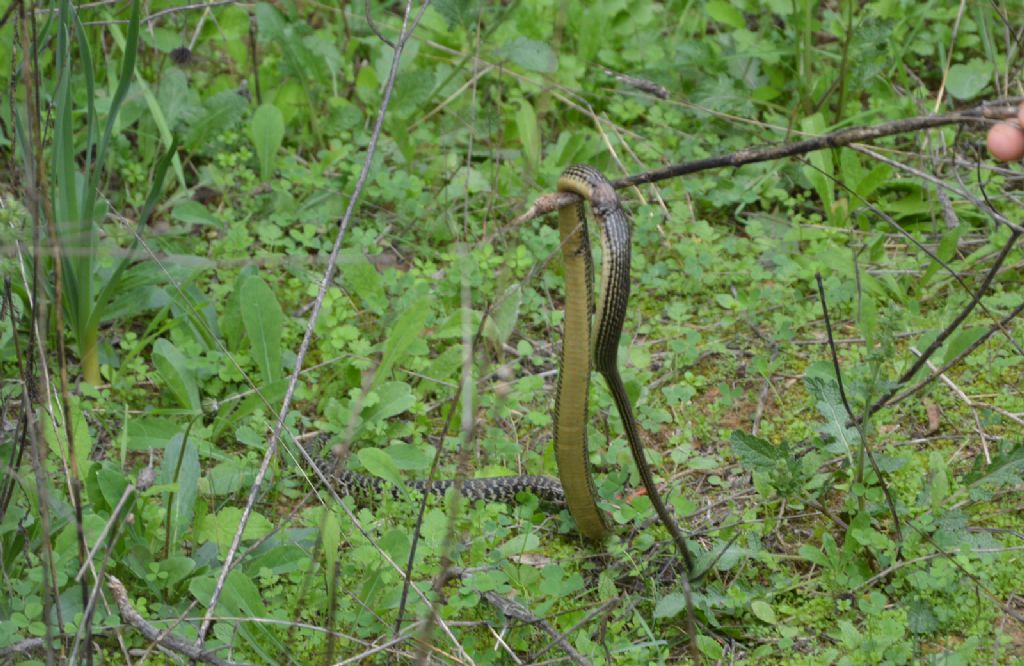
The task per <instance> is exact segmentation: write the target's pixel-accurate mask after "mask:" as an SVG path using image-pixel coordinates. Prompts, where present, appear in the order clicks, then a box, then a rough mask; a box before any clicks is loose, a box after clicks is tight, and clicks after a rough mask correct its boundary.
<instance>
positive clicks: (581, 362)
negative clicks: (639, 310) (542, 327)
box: [316, 165, 692, 570]
mask: <svg viewBox="0 0 1024 666" xmlns="http://www.w3.org/2000/svg"><path fill="white" fill-rule="evenodd" d="M558 191H559V192H570V193H572V194H576V195H578V196H579V199H577V200H576V201H575V202H574V203H572V204H571V205H569V206H564V207H562V208H560V209H559V211H558V229H559V237H560V241H561V250H562V260H563V263H564V273H565V315H564V318H563V329H562V349H561V355H560V359H559V371H558V384H557V389H556V394H555V408H554V445H555V460H556V463H557V466H558V476H559V478H558V479H554V478H551V477H547V476H502V477H490V478H479V479H468V480H465V481H463V482H462V484H461V492H462V494H463V496H465V497H468V498H470V499H483V500H489V501H502V502H507V501H512V500H513V499H514V498H515V497H516V495H517V494H518V493H520V492H523V491H529V492H531V493H533V494H534V495H535V496H537V498H538V499H540V500H542V501H544V502H546V503H548V504H552V505H555V506H565V507H567V508H568V509H569V513H570V514H571V515H572V517H573V519H574V520H575V522H576V527H577V529H578V531H579V532H580V534H581V535H582V536H583V537H585V538H586V539H589V540H593V541H601V540H604V539H605V538H606V537H607V535H608V533H609V531H610V526H609V521H608V518H607V515H606V514H605V512H604V511H603V510H602V509H601V508H600V507H599V506H598V497H599V496H598V492H597V490H596V488H595V484H594V478H593V476H592V475H591V472H590V450H589V446H588V441H587V422H588V414H587V412H588V407H587V405H588V402H589V400H588V398H589V393H590V375H591V369H594V370H596V371H597V372H598V373H599V374H600V375H601V376H602V377H603V378H604V380H605V383H606V384H607V386H608V390H609V392H610V393H611V395H612V399H613V401H614V402H615V406H616V409H617V411H618V413H619V417H620V419H621V420H622V423H623V429H624V430H625V433H626V439H627V441H628V442H629V447H630V452H631V453H632V455H633V460H634V462H635V464H636V466H637V469H638V471H639V473H640V479H641V481H642V482H643V484H644V486H645V488H646V491H647V495H648V497H649V498H650V500H651V503H652V505H653V506H654V508H655V511H656V512H657V513H658V516H659V518H661V520H662V522H663V523H664V524H665V525H666V527H668V529H669V531H670V532H671V533H672V536H673V538H674V539H675V540H676V542H677V544H678V545H679V547H680V549H681V551H682V552H683V554H684V558H685V559H686V562H687V568H688V569H691V570H692V562H691V560H690V557H689V553H688V550H687V549H686V547H685V543H684V541H683V536H682V534H681V533H680V532H679V528H678V526H677V525H676V523H675V521H674V520H672V518H671V516H670V514H669V513H668V510H667V508H666V507H665V505H664V502H663V501H662V499H661V496H660V494H659V493H658V490H657V487H656V486H655V483H654V476H653V474H652V473H651V469H650V467H649V466H648V464H647V461H646V459H645V456H644V447H643V442H642V441H641V438H640V432H639V429H638V427H637V423H636V419H635V417H634V415H633V407H632V402H631V400H630V399H629V396H628V395H627V393H626V389H625V386H624V385H623V382H622V377H621V375H620V374H619V366H618V348H619V338H620V337H621V335H622V327H623V324H624V322H625V318H626V312H627V309H628V305H629V292H630V256H631V231H630V224H629V218H628V217H627V215H626V212H625V211H624V210H623V208H622V205H621V204H620V203H619V198H618V195H617V194H616V193H615V188H614V187H613V186H612V184H611V183H610V182H609V181H608V179H607V178H605V176H604V175H603V174H602V173H601V172H600V171H598V170H597V169H594V168H593V167H590V166H587V165H574V166H570V167H568V168H567V169H565V170H564V171H563V172H562V174H561V176H560V177H559V178H558ZM584 200H586V201H589V202H590V207H591V210H592V212H593V216H594V219H595V220H596V221H597V223H598V227H599V232H600V233H599V235H600V239H601V255H602V262H601V282H600V292H599V293H600V297H599V300H598V302H597V303H596V311H595V303H594V293H593V284H594V259H593V254H592V252H591V249H590V233H589V230H588V224H587V216H586V211H585V209H584V206H583V201H584ZM592 312H593V313H594V316H593V322H594V324H595V325H594V326H592V323H591V313H592ZM595 329H596V332H595ZM316 464H317V466H318V467H320V469H321V471H322V472H323V473H324V474H325V476H326V478H327V479H328V480H329V481H330V482H331V483H332V486H333V487H334V489H335V490H336V491H337V492H338V494H339V495H341V494H348V495H353V496H355V497H356V498H365V497H370V496H374V495H379V494H381V493H385V492H388V491H389V489H388V485H389V484H387V483H386V482H385V481H383V480H382V479H378V478H377V477H369V476H366V475H363V474H359V473H357V472H352V471H348V470H338V469H332V466H331V465H330V464H329V463H328V462H327V461H325V460H324V459H319V460H318V461H317V462H316ZM454 483H455V482H454V481H451V480H437V481H430V482H427V481H410V482H406V485H407V487H408V488H411V489H414V490H418V491H420V492H426V493H431V494H435V495H443V494H444V493H445V492H446V491H447V490H448V488H450V487H451V486H452V485H453V484H454ZM390 493H391V494H392V496H394V497H398V496H400V494H401V492H400V489H398V488H394V487H391V488H390Z"/></svg>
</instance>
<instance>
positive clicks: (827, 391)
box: [805, 377, 860, 462]
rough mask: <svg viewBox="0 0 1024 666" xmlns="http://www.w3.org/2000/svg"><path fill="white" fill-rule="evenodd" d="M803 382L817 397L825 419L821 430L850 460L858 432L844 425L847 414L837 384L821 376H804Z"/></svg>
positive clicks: (817, 403) (819, 409) (847, 417)
mask: <svg viewBox="0 0 1024 666" xmlns="http://www.w3.org/2000/svg"><path fill="white" fill-rule="evenodd" d="M805 382H806V384H807V390H808V392H809V393H810V394H811V395H812V396H814V397H815V398H816V399H817V402H816V406H817V407H818V411H819V412H820V413H821V415H822V416H824V417H825V420H826V422H825V424H824V425H822V426H821V427H820V430H821V432H822V433H824V434H826V435H830V436H831V437H832V438H833V439H834V440H835V442H836V444H837V445H838V446H839V447H840V449H841V450H842V451H843V452H845V453H846V455H847V457H848V458H849V459H850V460H851V462H852V460H853V452H854V450H855V449H856V446H857V443H858V442H859V441H860V434H859V433H858V432H857V430H856V428H847V427H846V422H847V420H848V419H849V416H848V415H847V413H846V407H845V406H843V400H842V397H841V396H840V394H839V384H838V383H837V382H836V381H835V380H834V379H831V378H829V379H823V378H821V377H806V378H805Z"/></svg>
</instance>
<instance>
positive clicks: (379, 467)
mask: <svg viewBox="0 0 1024 666" xmlns="http://www.w3.org/2000/svg"><path fill="white" fill-rule="evenodd" d="M358 456H359V462H361V463H362V464H363V467H365V468H366V471H367V472H369V473H370V474H372V475H373V476H376V477H377V478H379V479H384V480H385V481H387V482H389V483H392V484H394V485H396V486H402V476H401V475H400V474H399V473H398V465H396V464H395V461H394V460H392V459H391V456H390V455H388V452H387V451H383V450H381V449H376V448H368V449H361V450H360V451H359V454H358Z"/></svg>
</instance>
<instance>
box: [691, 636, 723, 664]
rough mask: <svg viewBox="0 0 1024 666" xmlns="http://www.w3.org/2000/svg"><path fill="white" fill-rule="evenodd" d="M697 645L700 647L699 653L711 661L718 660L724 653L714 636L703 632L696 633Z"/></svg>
mask: <svg viewBox="0 0 1024 666" xmlns="http://www.w3.org/2000/svg"><path fill="white" fill-rule="evenodd" d="M697 647H698V648H700V651H701V653H702V654H703V655H704V656H705V657H707V658H708V659H711V660H712V661H718V660H719V659H721V658H722V655H723V654H724V650H723V649H722V646H721V644H720V643H719V642H718V641H716V640H715V639H714V638H711V637H710V636H705V635H704V634H698V635H697Z"/></svg>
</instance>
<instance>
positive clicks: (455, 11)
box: [430, 0, 482, 30]
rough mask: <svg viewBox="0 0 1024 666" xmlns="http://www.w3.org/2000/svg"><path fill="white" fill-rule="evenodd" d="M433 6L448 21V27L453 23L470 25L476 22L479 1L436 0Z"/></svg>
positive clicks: (431, 4)
mask: <svg viewBox="0 0 1024 666" xmlns="http://www.w3.org/2000/svg"><path fill="white" fill-rule="evenodd" d="M430 6H431V8H433V9H434V10H435V11H437V13H438V14H440V15H441V16H443V17H444V18H445V20H446V21H447V22H448V29H449V30H450V29H451V27H452V26H453V25H460V26H463V27H468V26H470V25H472V24H473V23H475V22H476V17H477V15H478V13H479V10H478V9H477V7H480V6H482V5H480V4H479V3H477V2H475V1H474V0H434V1H433V2H432V3H430Z"/></svg>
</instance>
